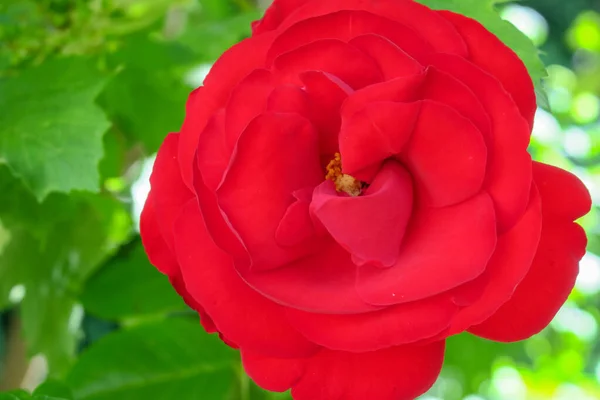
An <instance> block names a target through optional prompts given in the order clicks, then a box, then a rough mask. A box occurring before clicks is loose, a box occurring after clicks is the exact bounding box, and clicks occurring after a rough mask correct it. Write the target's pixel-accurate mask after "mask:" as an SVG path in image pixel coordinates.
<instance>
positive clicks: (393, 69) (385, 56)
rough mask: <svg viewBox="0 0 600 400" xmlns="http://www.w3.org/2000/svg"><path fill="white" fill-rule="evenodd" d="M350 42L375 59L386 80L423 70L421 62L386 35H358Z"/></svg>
mask: <svg viewBox="0 0 600 400" xmlns="http://www.w3.org/2000/svg"><path fill="white" fill-rule="evenodd" d="M349 43H350V44H351V45H352V46H355V47H357V48H359V49H360V50H362V51H363V52H364V53H366V54H368V55H369V56H371V58H373V60H375V62H376V63H377V65H378V66H379V69H380V70H381V72H382V73H383V79H384V80H386V81H387V80H390V79H393V78H397V77H399V76H406V75H414V74H418V73H420V72H421V71H423V66H422V65H421V64H419V63H418V62H417V61H416V60H415V59H414V58H412V57H411V56H409V55H408V54H406V53H405V52H404V51H403V50H402V49H401V48H400V47H398V46H397V45H396V44H394V42H392V41H391V40H390V39H388V38H386V37H383V36H379V35H375V34H367V35H361V36H357V37H355V38H354V39H352V40H350V42H349Z"/></svg>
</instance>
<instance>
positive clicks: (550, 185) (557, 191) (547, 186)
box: [533, 162, 592, 221]
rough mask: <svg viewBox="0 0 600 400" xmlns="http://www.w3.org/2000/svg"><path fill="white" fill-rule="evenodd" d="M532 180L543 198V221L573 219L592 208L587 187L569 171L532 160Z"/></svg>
mask: <svg viewBox="0 0 600 400" xmlns="http://www.w3.org/2000/svg"><path fill="white" fill-rule="evenodd" d="M533 180H534V182H535V184H536V185H537V187H538V189H539V191H540V194H541V196H542V198H543V199H544V202H543V204H542V208H543V212H544V221H547V220H554V219H556V220H562V221H574V220H576V219H577V218H579V217H582V216H584V215H585V214H587V213H588V212H589V211H590V209H591V208H592V199H591V198H590V193H589V192H588V190H587V188H586V187H585V185H584V184H583V182H581V181H580V180H579V179H578V178H577V177H576V176H575V175H573V174H571V173H570V172H567V171H565V170H562V169H560V168H556V167H553V166H551V165H546V164H542V163H539V162H534V163H533Z"/></svg>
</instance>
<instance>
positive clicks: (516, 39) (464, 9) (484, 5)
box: [417, 0, 548, 108]
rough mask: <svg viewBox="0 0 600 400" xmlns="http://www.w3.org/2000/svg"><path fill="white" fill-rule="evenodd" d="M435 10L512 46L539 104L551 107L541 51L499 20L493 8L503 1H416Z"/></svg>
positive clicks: (518, 32) (521, 34) (516, 30)
mask: <svg viewBox="0 0 600 400" xmlns="http://www.w3.org/2000/svg"><path fill="white" fill-rule="evenodd" d="M417 1H418V2H419V3H421V4H424V5H426V6H427V7H429V8H432V9H434V10H448V11H452V12H455V13H458V14H462V15H464V16H467V17H469V18H473V19H476V20H477V21H479V22H480V23H481V24H482V25H483V26H485V27H486V28H487V29H488V30H489V31H490V32H492V33H493V34H495V35H496V36H497V37H498V38H499V39H500V40H502V42H504V44H506V45H507V46H508V47H510V48H511V49H512V50H513V51H514V52H515V53H517V55H518V56H519V58H520V59H521V60H522V61H523V63H524V64H525V66H526V67H527V70H528V71H529V75H531V79H532V80H533V82H534V85H535V89H536V95H537V100H538V105H539V106H540V107H544V108H548V99H547V97H546V92H545V90H544V88H543V85H542V79H543V78H545V77H546V76H547V75H548V73H547V72H546V68H545V67H544V63H543V62H542V60H541V59H540V56H539V50H538V49H537V48H536V47H535V45H534V44H533V42H532V41H531V40H530V39H529V38H528V37H527V36H525V34H523V33H522V32H521V31H519V30H518V29H517V28H516V27H515V26H514V25H512V24H511V23H510V22H507V21H504V20H503V19H502V18H500V14H498V13H497V12H496V10H495V9H494V5H495V4H498V3H502V2H504V0H417Z"/></svg>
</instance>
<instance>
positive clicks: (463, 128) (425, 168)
mask: <svg viewBox="0 0 600 400" xmlns="http://www.w3.org/2000/svg"><path fill="white" fill-rule="evenodd" d="M420 104H421V111H420V114H419V118H418V119H417V122H416V125H415V127H414V131H413V133H412V136H411V139H410V141H409V142H408V144H407V146H406V147H405V149H404V151H403V152H402V155H401V156H400V158H401V159H402V160H403V161H405V162H406V163H407V166H408V168H409V169H410V171H411V173H412V174H413V176H414V178H415V180H416V182H417V185H418V187H419V192H420V193H419V194H420V195H421V198H420V201H421V202H424V203H425V204H428V205H431V206H433V207H444V206H448V205H452V204H456V203H459V202H461V201H464V200H466V199H468V198H469V197H471V196H473V195H474V194H476V193H477V192H478V191H479V190H480V189H481V186H482V184H483V181H484V178H485V172H486V162H487V148H486V145H485V142H484V139H483V136H482V135H481V132H479V130H478V129H477V128H476V127H475V125H473V123H471V121H469V120H468V119H466V118H464V117H462V116H461V115H460V114H458V113H457V112H456V111H454V110H453V109H451V108H450V107H448V106H446V105H443V104H441V103H437V102H434V101H430V100H424V101H422V102H420ZM440 166H443V167H440Z"/></svg>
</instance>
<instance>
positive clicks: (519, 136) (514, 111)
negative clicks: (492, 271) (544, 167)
mask: <svg viewBox="0 0 600 400" xmlns="http://www.w3.org/2000/svg"><path fill="white" fill-rule="evenodd" d="M429 63H431V64H432V65H434V66H435V67H436V68H438V69H440V70H442V71H444V72H447V73H449V74H450V75H452V76H454V77H455V78H457V79H459V80H460V81H462V82H463V83H464V84H466V85H467V86H468V87H469V88H470V89H471V90H472V91H473V93H475V95H476V96H477V97H478V99H479V101H481V104H483V106H484V107H485V109H486V110H487V112H488V115H489V117H490V121H491V123H492V141H491V143H488V154H489V160H488V170H487V177H486V183H485V187H486V190H487V191H488V192H489V193H490V196H492V199H493V200H494V205H495V207H496V217H497V218H498V229H499V232H506V231H507V230H508V229H510V228H511V227H512V226H513V225H514V224H516V223H517V221H518V220H519V219H520V218H521V216H522V215H523V213H524V212H525V209H526V208H527V204H528V203H529V191H530V189H531V157H530V156H529V153H528V152H527V147H528V146H529V128H528V125H527V122H526V121H525V119H523V117H522V116H521V114H520V112H519V110H518V108H517V107H516V106H515V104H514V102H513V101H512V99H511V98H510V96H509V95H508V93H506V92H505V91H504V89H503V88H502V86H501V84H500V83H499V82H498V80H496V79H495V78H494V77H492V76H491V75H489V74H487V73H486V72H484V71H483V70H481V69H480V68H477V67H476V66H474V65H473V64H471V63H469V62H468V61H466V60H464V59H462V58H460V57H455V56H451V55H448V54H436V55H433V56H432V57H431V59H430V60H429Z"/></svg>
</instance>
